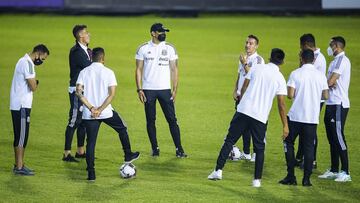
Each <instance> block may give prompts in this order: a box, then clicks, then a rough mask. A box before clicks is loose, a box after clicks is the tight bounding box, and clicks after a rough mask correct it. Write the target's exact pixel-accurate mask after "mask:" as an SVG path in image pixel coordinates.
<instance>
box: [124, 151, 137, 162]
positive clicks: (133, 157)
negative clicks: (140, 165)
mask: <svg viewBox="0 0 360 203" xmlns="http://www.w3.org/2000/svg"><path fill="white" fill-rule="evenodd" d="M139 157H140V152H130V154H127V155H125V163H126V164H128V163H131V162H133V161H135V160H137V159H138V158H139Z"/></svg>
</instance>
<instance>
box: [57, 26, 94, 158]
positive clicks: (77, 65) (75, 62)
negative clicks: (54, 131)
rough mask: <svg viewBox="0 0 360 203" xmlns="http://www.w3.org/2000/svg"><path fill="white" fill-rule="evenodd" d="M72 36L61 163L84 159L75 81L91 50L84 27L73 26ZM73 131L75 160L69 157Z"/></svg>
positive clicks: (83, 137)
mask: <svg viewBox="0 0 360 203" xmlns="http://www.w3.org/2000/svg"><path fill="white" fill-rule="evenodd" d="M73 35H74V37H75V39H76V43H75V45H74V46H73V47H72V48H71V49H70V54H69V64H70V85H69V98H70V110H69V121H68V124H67V126H66V131H65V148H64V156H63V159H62V160H63V161H66V162H78V160H76V159H75V158H85V157H86V155H85V150H84V142H85V133H86V131H85V127H84V125H82V124H81V117H82V108H83V107H82V103H81V101H80V100H79V99H78V97H76V95H75V91H76V80H77V78H78V76H79V73H80V71H81V70H82V69H84V68H85V67H87V66H89V65H90V64H91V49H89V48H88V44H89V42H90V33H89V32H88V31H87V26H86V25H75V26H74V28H73ZM75 130H77V132H76V133H77V146H78V149H77V152H76V154H75V158H74V157H73V156H72V155H71V143H72V138H73V135H74V132H75Z"/></svg>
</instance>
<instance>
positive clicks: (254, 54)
mask: <svg viewBox="0 0 360 203" xmlns="http://www.w3.org/2000/svg"><path fill="white" fill-rule="evenodd" d="M257 55H258V54H257V51H255V52H254V53H253V54H251V55H250V56H248V58H253V57H256V56H257Z"/></svg>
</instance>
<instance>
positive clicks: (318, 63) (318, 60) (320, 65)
mask: <svg viewBox="0 0 360 203" xmlns="http://www.w3.org/2000/svg"><path fill="white" fill-rule="evenodd" d="M314 58H315V60H314V66H315V68H316V69H318V70H319V71H320V72H321V73H322V74H324V75H326V59H325V56H324V55H323V54H322V53H321V52H320V49H319V48H317V49H316V50H315V51H314Z"/></svg>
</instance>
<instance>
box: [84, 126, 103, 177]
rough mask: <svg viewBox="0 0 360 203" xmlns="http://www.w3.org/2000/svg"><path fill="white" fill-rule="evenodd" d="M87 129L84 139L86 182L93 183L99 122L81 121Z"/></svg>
mask: <svg viewBox="0 0 360 203" xmlns="http://www.w3.org/2000/svg"><path fill="white" fill-rule="evenodd" d="M83 122H84V125H85V127H86V129H87V138H86V164H87V167H86V170H87V171H88V180H90V181H94V180H95V179H96V176H95V145H96V139H97V136H98V132H99V128H100V124H101V121H99V120H83Z"/></svg>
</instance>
